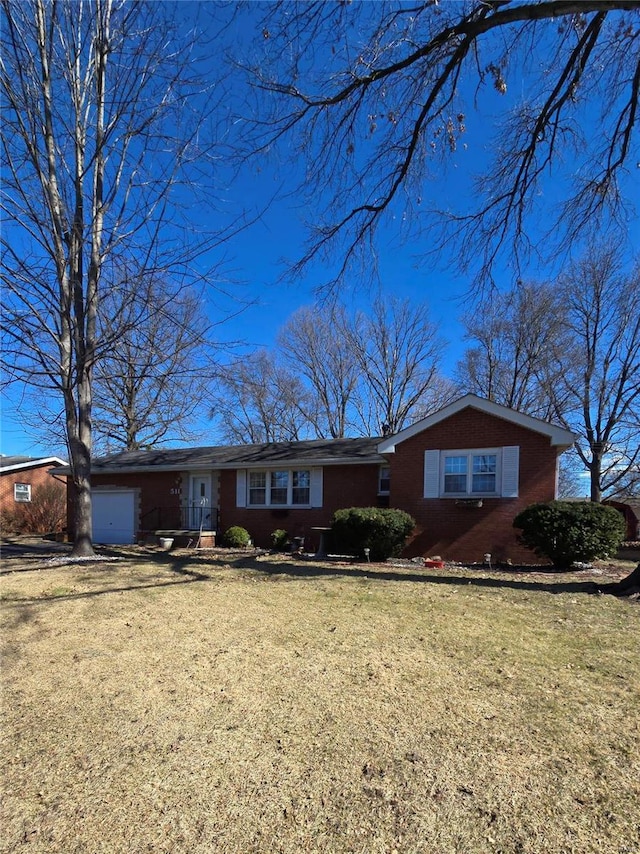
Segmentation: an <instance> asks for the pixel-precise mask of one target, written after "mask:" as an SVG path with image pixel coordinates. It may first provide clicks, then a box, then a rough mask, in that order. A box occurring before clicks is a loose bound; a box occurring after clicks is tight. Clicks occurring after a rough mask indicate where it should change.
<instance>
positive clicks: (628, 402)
mask: <svg viewBox="0 0 640 854" xmlns="http://www.w3.org/2000/svg"><path fill="white" fill-rule="evenodd" d="M560 285H561V295H562V300H563V302H564V304H565V306H566V316H565V324H566V330H567V336H568V341H569V349H568V350H567V351H566V352H565V353H564V354H562V353H561V354H558V358H559V361H558V362H557V365H556V368H555V370H554V377H555V380H554V382H553V383H551V384H550V390H551V391H552V392H553V394H554V400H555V407H556V416H557V418H558V419H559V420H560V421H561V422H562V423H563V424H564V425H565V426H567V427H568V428H569V429H571V430H573V431H574V432H575V433H577V435H578V439H577V441H576V451H577V453H578V455H579V457H580V459H581V460H582V463H583V464H584V466H585V467H586V468H587V470H588V471H589V474H590V481H591V500H592V501H600V500H601V499H602V497H603V495H605V494H607V493H615V492H616V491H618V490H619V489H621V488H622V486H623V485H624V487H625V488H627V487H632V486H633V484H634V482H635V480H636V478H637V472H638V464H639V463H640V311H638V293H640V266H639V265H638V264H637V263H636V266H635V268H634V269H633V271H632V273H630V274H629V273H626V272H625V270H624V264H623V259H622V258H621V254H620V248H619V246H617V245H615V244H611V243H609V244H604V245H603V244H602V243H600V244H596V243H594V244H592V245H591V247H590V249H589V252H588V253H587V254H586V255H585V256H584V257H583V258H582V259H581V260H579V261H576V262H575V263H574V264H573V265H572V266H571V268H570V270H569V271H568V272H567V273H566V275H564V276H563V278H562V280H561V282H560Z"/></svg>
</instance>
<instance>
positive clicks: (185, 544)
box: [149, 528, 216, 549]
mask: <svg viewBox="0 0 640 854" xmlns="http://www.w3.org/2000/svg"><path fill="white" fill-rule="evenodd" d="M149 539H151V541H152V542H155V543H157V544H158V545H159V544H160V540H161V539H162V540H173V545H172V546H171V548H174V549H175V548H189V547H195V546H196V545H197V544H198V540H200V548H205V549H207V548H208V549H210V548H213V547H214V546H215V544H216V532H215V531H202V533H200V530H199V529H197V530H191V529H186V528H181V529H179V530H178V529H163V530H158V531H154V532H153V533H152V535H151V537H150V538H149Z"/></svg>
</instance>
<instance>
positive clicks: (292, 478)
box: [248, 469, 311, 507]
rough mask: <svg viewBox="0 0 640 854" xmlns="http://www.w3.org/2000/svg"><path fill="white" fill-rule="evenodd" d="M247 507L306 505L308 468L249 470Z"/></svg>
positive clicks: (308, 481) (309, 481) (308, 489)
mask: <svg viewBox="0 0 640 854" xmlns="http://www.w3.org/2000/svg"><path fill="white" fill-rule="evenodd" d="M248 487H249V488H248V499H249V500H248V504H249V507H289V506H301V505H302V506H306V505H308V504H310V501H311V494H310V493H311V472H310V471H309V469H281V470H278V471H250V472H249V484H248Z"/></svg>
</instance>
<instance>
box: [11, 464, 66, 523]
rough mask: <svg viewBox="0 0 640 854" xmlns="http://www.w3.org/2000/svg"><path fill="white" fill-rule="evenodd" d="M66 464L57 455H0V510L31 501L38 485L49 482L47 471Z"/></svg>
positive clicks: (13, 507)
mask: <svg viewBox="0 0 640 854" xmlns="http://www.w3.org/2000/svg"><path fill="white" fill-rule="evenodd" d="M66 465H67V463H66V462H65V461H64V460H61V459H60V458H59V457H8V456H0V511H13V510H15V509H16V506H17V505H19V504H24V503H27V502H31V501H33V499H34V496H35V494H36V492H37V490H38V487H39V486H43V485H44V484H45V483H50V482H51V475H50V474H49V472H51V471H52V470H53V469H56V468H61V467H62V466H66ZM65 480H66V478H64V477H61V481H62V483H63V484H64V481H65Z"/></svg>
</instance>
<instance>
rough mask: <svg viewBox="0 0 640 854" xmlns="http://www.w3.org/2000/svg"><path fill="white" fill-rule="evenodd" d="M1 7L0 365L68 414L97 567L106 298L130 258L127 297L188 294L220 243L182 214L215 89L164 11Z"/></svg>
mask: <svg viewBox="0 0 640 854" xmlns="http://www.w3.org/2000/svg"><path fill="white" fill-rule="evenodd" d="M1 8H2V32H3V52H2V60H1V65H0V72H1V95H2V117H3V136H2V168H3V179H4V184H3V191H2V210H3V214H4V228H3V234H2V241H3V273H2V282H3V286H4V311H5V324H4V336H5V337H4V342H3V343H4V344H5V345H6V346H5V347H4V365H5V370H6V371H7V374H8V376H9V377H10V378H15V379H19V380H21V381H22V382H25V383H28V384H29V385H30V386H31V388H35V387H40V388H42V389H43V391H47V390H49V389H54V390H55V391H56V393H57V394H59V395H60V397H61V400H62V401H63V406H64V419H65V433H66V441H67V445H68V452H69V460H70V467H71V472H72V474H71V481H72V487H73V492H74V528H75V545H74V553H75V554H85V555H86V554H92V553H93V548H92V543H91V490H90V465H91V449H92V405H93V390H92V374H93V370H94V366H95V364H96V360H97V359H99V358H100V356H101V354H102V353H104V352H106V351H108V350H109V348H110V347H112V346H113V344H114V342H115V341H116V340H117V339H118V338H119V337H120V335H121V334H122V333H123V328H120V329H118V326H117V324H115V323H114V324H113V325H112V328H111V330H110V332H111V337H110V338H109V339H108V340H105V339H100V336H99V327H98V312H99V304H100V298H101V295H102V292H103V290H104V289H105V288H107V287H109V283H110V282H116V281H118V276H117V270H116V268H117V266H118V263H119V262H118V257H120V258H122V257H123V256H124V255H125V254H126V257H127V258H128V259H133V260H134V264H135V268H136V269H135V272H134V273H132V275H131V277H130V278H129V280H128V283H127V284H128V290H127V293H128V294H129V295H131V294H135V291H136V288H137V287H138V284H139V283H140V281H142V280H143V279H144V278H147V277H148V276H149V275H150V274H151V275H161V274H162V275H166V276H167V280H169V278H171V280H172V281H174V282H175V283H176V292H179V290H180V289H181V288H182V287H184V285H185V282H186V280H187V277H189V276H193V275H194V274H196V273H197V262H198V259H199V258H200V257H201V256H202V253H203V252H204V251H205V250H208V249H211V248H212V247H213V246H214V245H215V243H216V242H217V241H219V240H220V239H221V235H220V234H218V235H217V236H215V237H212V236H211V234H210V233H207V234H205V233H201V234H198V231H197V229H194V228H191V229H190V231H189V233H188V234H187V233H186V225H187V222H186V219H185V215H184V213H185V212H184V211H183V210H182V208H181V206H180V202H181V201H182V202H184V199H185V195H184V190H183V189H182V190H181V187H182V188H183V187H184V185H185V184H186V183H188V185H189V187H190V194H189V204H190V205H191V206H192V207H193V206H197V204H198V198H197V196H196V188H197V186H198V182H195V181H193V180H192V179H193V178H194V173H195V172H196V170H197V169H198V168H199V167H202V166H203V165H204V163H205V161H207V160H208V158H209V156H210V154H211V148H210V147H209V146H208V145H207V142H206V138H205V133H204V127H205V122H206V121H208V120H209V119H211V113H210V112H207V111H209V110H213V109H214V106H215V101H214V98H213V97H210V98H209V99H206V98H200V99H199V100H198V102H197V104H196V103H195V102H194V101H193V96H194V94H196V93H198V94H200V95H204V94H207V87H204V86H203V84H202V82H201V80H199V79H198V77H197V67H198V66H197V63H193V62H192V60H193V54H192V52H191V49H192V47H193V42H192V41H190V38H189V37H188V36H186V35H185V31H184V28H183V29H182V31H180V32H179V31H178V30H179V22H178V21H176V22H174V21H173V20H172V18H173V16H172V10H171V7H170V6H168V5H166V4H162V3H128V2H123V1H122V0H85V2H82V3H76V2H71V0H50V2H49V0H30V2H27V0H25V2H23V3H15V2H11V0H3V2H2V7H1ZM208 88H209V91H208V94H209V96H212V95H213V91H212V87H208ZM205 103H206V104H207V105H208V106H206V108H205V110H204V112H203V104H205ZM204 175H205V173H204V171H200V172H199V173H198V179H199V183H200V185H201V186H202V188H203V191H205V192H206V190H210V186H209V185H207V186H206V187H205V182H204ZM181 192H182V195H180V193H181ZM210 198H211V194H210V193H209V200H210ZM185 237H188V240H186V239H184V238H185ZM169 273H171V276H169ZM122 296H123V304H126V300H127V298H128V297H127V295H126V294H125V293H124V292H123V294H122ZM123 313H124V314H125V315H126V313H127V312H126V309H123ZM129 319H130V320H131V319H132V316H131V315H129Z"/></svg>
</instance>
